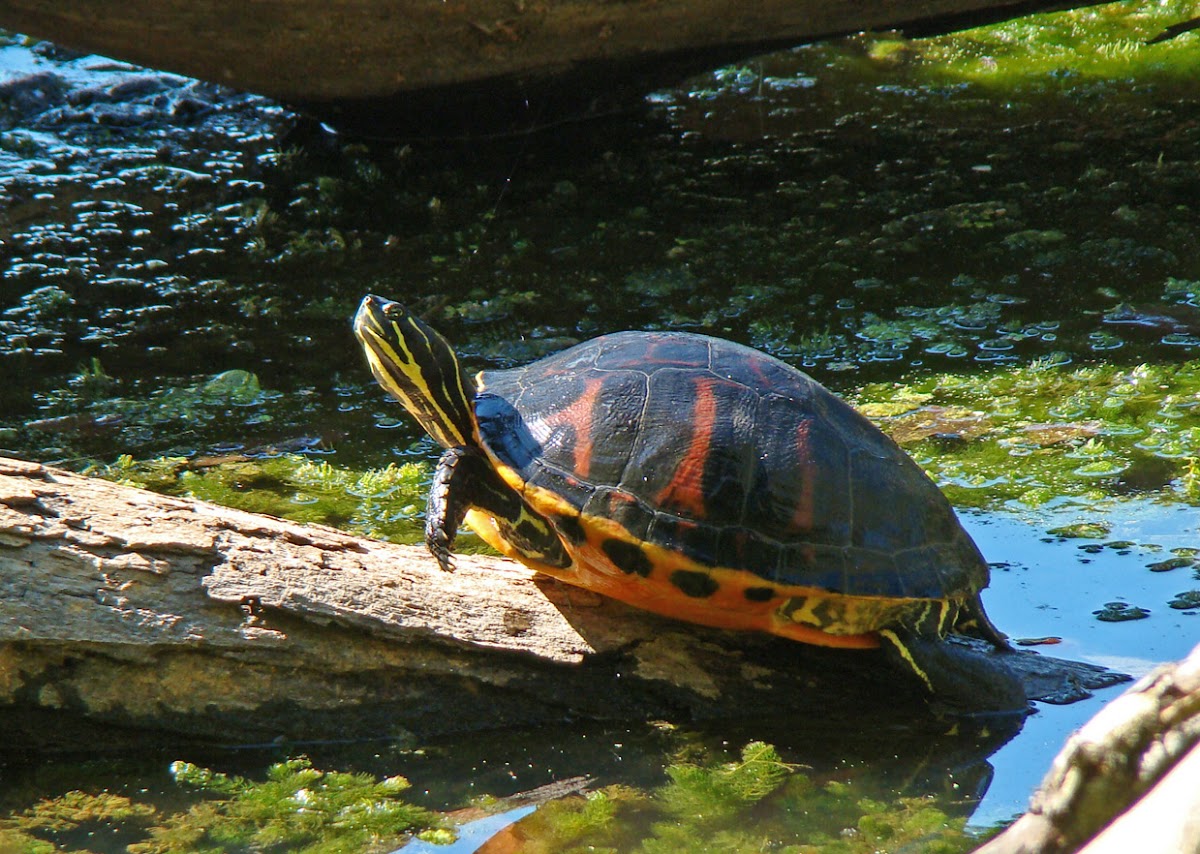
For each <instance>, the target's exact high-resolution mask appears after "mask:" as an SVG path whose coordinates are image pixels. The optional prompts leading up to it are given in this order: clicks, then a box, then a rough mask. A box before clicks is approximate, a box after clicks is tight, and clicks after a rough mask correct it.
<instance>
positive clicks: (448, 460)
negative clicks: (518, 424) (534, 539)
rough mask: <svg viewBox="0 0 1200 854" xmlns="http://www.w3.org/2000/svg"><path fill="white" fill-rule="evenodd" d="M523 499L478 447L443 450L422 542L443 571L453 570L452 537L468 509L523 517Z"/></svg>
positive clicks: (427, 507) (515, 518) (432, 485)
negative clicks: (475, 508) (473, 508)
mask: <svg viewBox="0 0 1200 854" xmlns="http://www.w3.org/2000/svg"><path fill="white" fill-rule="evenodd" d="M523 506H524V505H523V502H522V501H521V497H520V496H519V495H517V493H516V492H514V491H513V490H512V488H511V487H510V486H509V485H508V484H506V483H505V482H504V481H503V480H501V478H500V476H499V475H498V474H496V470H495V469H494V468H492V464H491V462H489V460H488V458H487V457H486V456H485V455H484V453H483V451H482V450H480V449H479V448H476V447H472V446H470V445H459V446H458V447H456V448H450V449H448V450H446V451H445V452H443V454H442V456H441V459H439V460H438V464H437V470H436V471H435V472H434V473H433V483H432V484H430V487H429V503H428V504H427V505H426V508H425V545H426V546H427V547H428V549H429V551H430V553H431V554H432V555H433V556H434V558H436V559H437V562H438V566H440V567H441V568H442V569H444V570H445V571H446V572H453V571H454V559H453V557H452V555H451V553H452V551H453V549H454V539H455V537H456V536H457V535H458V529H459V527H461V526H462V523H463V519H465V518H466V516H467V511H468V510H470V509H471V508H472V507H478V508H480V509H481V510H484V511H486V512H488V513H490V514H492V515H493V516H495V517H498V518H501V519H506V520H517V519H520V518H522V515H523V514H522V508H523Z"/></svg>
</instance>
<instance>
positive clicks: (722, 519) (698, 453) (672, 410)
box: [476, 332, 987, 599]
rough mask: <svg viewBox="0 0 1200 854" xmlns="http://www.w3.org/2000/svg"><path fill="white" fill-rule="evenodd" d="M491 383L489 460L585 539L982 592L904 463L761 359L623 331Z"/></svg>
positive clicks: (779, 569) (859, 582)
mask: <svg viewBox="0 0 1200 854" xmlns="http://www.w3.org/2000/svg"><path fill="white" fill-rule="evenodd" d="M479 387H480V394H479V397H478V399H477V403H476V413H477V416H478V419H479V427H480V433H481V438H482V441H483V443H484V445H485V449H486V450H487V452H488V453H489V454H490V455H492V456H493V458H494V461H495V462H496V463H497V465H498V466H500V467H502V468H507V469H509V470H510V471H511V472H512V473H513V474H514V477H515V478H516V479H517V480H519V481H521V482H522V483H525V484H527V485H528V487H530V488H529V489H527V493H526V497H527V499H528V500H531V501H533V502H534V503H535V505H536V502H537V501H538V500H539V499H538V496H539V495H549V496H553V497H554V499H555V500H556V502H558V503H560V504H561V503H563V502H565V504H566V505H568V506H569V507H570V508H573V509H574V510H575V511H578V513H579V516H580V520H581V522H582V523H583V525H584V526H585V527H586V526H588V525H589V524H592V523H597V522H598V521H599V520H603V523H604V524H605V525H617V526H619V528H621V529H623V530H624V531H626V532H628V539H629V540H631V541H633V542H645V543H648V544H651V545H653V546H657V547H660V548H663V549H667V550H669V551H671V552H673V553H679V554H682V555H684V556H686V557H687V558H689V559H691V560H693V561H695V562H697V563H698V564H702V565H706V566H714V565H715V566H719V567H722V568H726V569H731V570H736V571H743V572H748V573H752V574H753V575H756V576H758V577H759V578H761V579H762V580H763V584H778V585H785V586H786V585H793V586H803V587H811V588H817V589H822V590H828V591H831V592H836V593H841V594H844V595H849V596H880V597H896V598H908V597H923V598H931V599H937V598H943V597H953V596H966V595H970V594H973V593H974V592H976V591H977V590H979V589H980V588H981V587H983V586H984V585H985V584H986V580H987V566H986V564H985V563H984V561H983V558H982V557H981V556H980V554H979V552H978V550H977V549H976V548H975V546H974V544H973V543H972V542H971V540H970V538H969V537H968V536H967V535H966V533H965V532H964V531H963V530H962V528H961V526H960V525H959V523H958V520H957V518H956V517H955V516H954V513H953V511H952V510H951V509H950V506H949V503H948V502H947V501H946V499H945V498H944V497H943V496H942V494H941V492H940V491H939V490H938V489H937V487H936V486H935V485H934V484H933V483H932V481H930V480H929V479H928V478H927V477H926V476H925V474H924V473H923V472H922V471H921V469H920V468H919V467H918V466H917V465H916V464H915V463H914V462H913V461H912V460H911V459H910V458H909V457H908V455H907V454H905V453H904V452H903V451H902V450H900V448H899V447H897V446H896V445H895V443H894V442H892V441H891V440H890V439H888V438H887V437H885V436H884V435H883V434H882V433H880V432H879V431H878V430H877V429H876V428H875V427H874V426H873V425H872V424H871V423H870V422H869V421H867V420H866V419H865V418H864V417H863V416H861V415H860V414H859V413H857V412H855V411H854V410H853V409H852V408H851V407H850V406H848V405H847V404H845V403H844V402H843V401H841V400H839V399H838V398H836V397H834V396H833V395H832V394H831V393H829V392H828V391H826V390H825V389H824V388H823V387H822V386H820V385H819V384H818V383H816V382H815V381H813V380H812V379H811V378H809V377H808V376H806V375H805V374H803V373H801V372H800V371H797V370H796V369H794V368H792V367H790V366H788V365H786V364H784V363H783V362H780V361H778V360H777V359H774V358H772V357H770V356H767V355H766V354H763V353H761V352H759V351H757V350H753V349H750V348H748V347H743V346H741V345H739V344H735V343H732V342H728V341H723V340H720V339H715V338H707V337H704V336H699V335H690V334H681V333H670V332H655V333H636V332H632V333H628V332H627V333H617V334H614V335H607V336H603V337H600V338H596V339H593V340H591V341H588V342H585V343H583V344H580V345H578V346H576V347H573V348H571V349H569V350H566V351H563V352H562V353H559V354H556V355H554V356H551V357H549V358H547V359H543V360H541V361H539V362H535V363H533V364H532V365H528V366H526V367H523V368H517V369H513V370H508V371H496V372H485V373H483V374H481V375H480V377H479ZM545 509H547V510H549V509H550V508H545ZM554 509H555V512H561V511H562V508H561V507H556V508H554ZM901 567H902V568H901ZM687 583H688V582H685V584H687ZM755 584H757V582H755ZM747 586H750V585H749V584H748V585H747ZM759 586H762V585H761V584H760V585H759ZM690 589H691V590H692V591H693V592H695V591H698V590H699V589H700V587H698V586H693V587H692V588H690Z"/></svg>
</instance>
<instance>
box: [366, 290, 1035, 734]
mask: <svg viewBox="0 0 1200 854" xmlns="http://www.w3.org/2000/svg"><path fill="white" fill-rule="evenodd" d="M354 331H355V335H356V336H357V338H358V340H359V342H360V344H361V345H362V347H363V349H364V351H365V353H366V356H367V361H368V363H369V365H370V368H371V371H372V373H373V374H374V376H375V378H376V380H377V381H378V382H379V384H380V385H381V386H382V387H383V388H384V389H385V390H386V391H387V392H388V393H390V394H391V395H392V396H393V397H395V398H396V399H397V400H399V401H400V403H402V404H403V405H404V407H405V408H406V409H407V410H408V412H409V413H410V414H411V415H412V416H413V418H415V419H416V421H417V422H418V423H419V424H420V426H421V427H422V428H424V430H425V431H426V432H427V433H428V434H429V436H430V437H431V438H432V439H433V440H434V441H435V442H437V443H438V444H439V445H441V446H442V448H444V451H443V452H442V454H441V457H440V459H439V461H438V464H437V467H436V470H435V472H434V474H433V477H432V482H431V485H430V488H429V498H428V506H427V512H426V522H425V541H426V545H427V546H428V549H429V551H430V552H431V553H432V555H433V557H434V558H436V560H437V563H438V565H439V566H440V567H441V568H442V569H443V570H447V571H450V570H452V569H453V559H452V550H453V546H454V541H455V536H456V533H457V531H458V529H459V527H460V525H461V524H462V523H463V522H464V521H465V523H466V524H467V525H468V526H470V528H472V529H473V530H474V531H475V532H476V533H477V534H478V535H479V536H480V537H481V538H482V539H483V540H484V541H485V542H487V543H488V544H489V545H491V546H492V547H493V548H495V549H496V550H497V551H499V552H500V553H502V554H504V555H507V556H509V557H511V558H514V559H516V560H517V561H520V562H521V563H523V564H525V565H527V566H529V567H531V568H532V569H535V570H537V571H538V572H541V573H544V574H546V575H548V576H551V577H553V578H556V579H560V580H561V581H563V582H566V583H568V584H572V585H576V586H579V587H583V588H587V589H589V590H593V591H595V592H598V593H601V594H605V595H607V596H610V597H612V598H614V599H618V600H620V601H622V602H625V603H627V604H629V605H632V606H634V607H637V608H641V609H644V610H648V611H652V612H655V613H658V614H660V615H665V616H667V617H673V618H677V619H681V620H685V621H689V622H693V623H699V624H702V625H707V626H712V627H716V628H722V629H734V630H756V631H762V632H768V633H770V634H774V635H779V636H782V637H785V638H790V639H792V640H796V641H801V642H803V643H807V644H815V645H818V646H826V647H840V648H850V649H873V648H880V649H882V650H883V652H884V654H885V655H886V656H887V657H888V658H890V659H891V660H892V661H893V662H894V663H895V664H897V665H898V666H899V667H900V668H902V669H903V670H904V671H906V672H908V673H910V674H912V675H913V676H914V677H915V679H916V683H917V685H918V687H919V688H920V689H922V690H923V691H924V693H925V694H926V696H927V697H929V698H930V699H931V700H940V701H944V702H946V703H947V704H949V705H951V706H960V707H961V706H971V707H979V708H982V707H984V706H986V707H990V710H993V711H1008V710H1023V709H1025V708H1026V706H1027V701H1026V699H1025V692H1024V689H1023V688H1022V685H1021V683H1020V681H1019V680H1018V679H1017V677H1016V676H1015V675H1014V673H1013V672H1012V670H1011V669H1010V668H1008V667H1007V666H1006V665H1005V664H1004V663H1002V662H1001V661H1000V660H999V659H1000V658H1002V656H998V655H994V654H992V653H990V652H989V653H979V652H975V651H973V650H971V649H969V648H967V646H966V645H963V644H957V643H950V642H947V641H946V640H945V638H946V636H947V635H949V634H962V635H971V636H974V637H977V638H981V639H983V640H986V641H987V642H989V644H990V645H991V646H992V647H994V648H995V650H996V651H998V652H1011V651H1012V650H1011V647H1010V646H1009V645H1008V642H1007V640H1006V637H1005V635H1004V634H1002V633H1001V632H1000V631H999V630H998V629H997V628H996V627H995V626H994V625H993V624H992V622H991V620H990V619H989V618H988V616H987V614H986V613H985V611H984V609H983V604H982V602H981V600H980V591H981V590H983V589H984V588H985V587H986V586H987V584H988V581H989V571H988V565H987V563H986V562H985V560H984V558H983V557H982V555H981V554H980V552H979V549H978V548H977V547H976V545H975V543H974V542H973V541H972V539H971V538H970V536H969V535H968V534H967V533H966V531H965V530H964V529H963V527H962V525H961V523H960V522H959V519H958V517H957V516H956V514H955V512H954V510H953V508H952V507H951V505H950V503H949V501H948V500H947V499H946V498H945V496H944V495H943V494H942V492H941V490H940V489H938V487H937V486H936V484H934V483H933V481H932V480H931V479H930V478H929V477H928V476H927V475H926V474H925V473H924V471H923V470H922V469H921V468H920V467H919V466H918V465H917V464H916V463H915V462H914V461H913V460H912V458H911V457H909V456H908V454H906V453H905V452H904V451H903V450H902V449H901V448H900V447H899V446H898V445H897V444H896V443H895V442H894V441H892V440H891V439H890V438H888V437H887V436H886V435H885V434H884V433H883V432H882V431H881V430H879V429H878V428H877V427H876V426H875V425H874V424H872V423H871V422H870V421H869V420H868V419H867V418H866V417H865V416H863V415H862V414H860V413H859V412H857V411H856V410H855V409H854V408H852V407H851V406H850V405H849V404H847V403H846V402H845V401H843V400H841V399H840V398H839V397H837V396H836V395H834V394H833V393H832V392H830V391H829V390H827V389H826V388H825V387H824V386H822V385H820V384H819V383H818V382H817V381H816V380H814V379H812V378H811V377H809V376H808V375H807V374H805V373H803V372H801V371H800V370H798V369H796V368H794V367H792V366H790V365H788V364H787V363H785V362H783V361H781V360H779V359H776V358H775V357H773V356H771V355H768V354H766V353H764V352H762V351H760V350H756V349H753V348H751V347H748V346H745V345H742V344H739V343H735V342H733V341H728V340H724V339H721V338H715V337H709V336H706V335H700V334H695V333H689V332H680V331H630V332H616V333H611V334H606V335H602V336H600V337H597V338H593V339H591V340H588V341H585V342H583V343H580V344H577V345H575V346H572V347H570V348H568V349H565V350H562V351H560V352H557V353H555V354H552V355H550V356H548V357H546V358H543V359H540V360H538V361H535V362H532V363H531V364H527V365H524V366H523V367H516V368H511V369H507V370H489V371H483V372H481V373H479V374H477V375H476V376H474V377H472V376H470V375H468V373H467V372H466V371H465V370H464V368H463V367H462V365H461V363H460V362H459V359H458V357H457V355H456V354H455V351H454V349H453V347H452V346H451V345H450V344H449V342H447V340H446V339H445V338H443V337H442V336H441V335H440V334H439V333H438V332H437V331H435V330H434V329H433V328H432V327H430V326H429V325H428V324H427V323H426V322H425V321H423V320H422V319H421V318H419V317H418V316H417V315H416V314H414V313H413V312H411V311H409V310H408V309H407V308H406V307H405V306H404V305H403V304H401V303H399V302H395V301H392V300H389V299H386V298H383V297H379V296H375V295H373V294H371V295H368V296H366V297H365V298H364V299H363V301H362V304H361V306H360V308H359V310H358V313H357V314H356V316H355V319H354Z"/></svg>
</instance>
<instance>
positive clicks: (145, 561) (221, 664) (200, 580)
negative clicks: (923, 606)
mask: <svg viewBox="0 0 1200 854" xmlns="http://www.w3.org/2000/svg"><path fill="white" fill-rule="evenodd" d="M1006 660H1008V661H1009V662H1010V663H1011V664H1012V666H1014V669H1018V670H1019V671H1020V672H1021V674H1022V676H1023V678H1024V680H1025V684H1026V686H1027V691H1028V693H1029V694H1030V696H1031V697H1051V698H1054V697H1057V698H1058V699H1059V700H1064V699H1069V696H1068V695H1071V694H1072V692H1073V695H1074V696H1081V695H1082V694H1083V693H1085V690H1086V688H1088V687H1099V686H1102V685H1106V684H1112V683H1113V682H1115V681H1118V680H1119V679H1120V678H1122V677H1121V676H1120V675H1119V674H1113V673H1111V672H1109V671H1104V670H1103V669H1101V668H1095V667H1092V666H1090V665H1076V664H1073V663H1068V662H1061V661H1058V660H1056V659H1051V658H1047V657H1044V656H1039V655H1037V654H1035V653H1031V652H1018V653H1013V654H1010V655H1007V656H1006ZM914 681H915V680H914ZM881 684H885V685H887V690H885V691H881V690H880V685H881ZM909 689H910V686H908V685H907V683H906V682H905V680H904V679H903V678H901V677H899V676H898V675H897V674H895V673H894V672H893V671H891V670H890V669H889V668H888V666H887V664H886V663H885V662H884V661H883V660H882V657H881V656H878V655H876V654H874V653H873V652H859V651H838V650H825V649H817V648H810V647H806V646H804V645H802V644H797V643H794V642H790V641H786V640H781V639H777V638H772V637H767V636H765V635H757V634H744V633H742V634H739V633H733V632H724V631H717V630H709V629H705V628H703V627H699V626H691V625H687V624H683V623H677V622H673V621H670V620H665V619H662V618H659V617H656V616H654V615H651V614H648V613H645V612H642V611H638V610H636V609H633V608H629V607H627V606H625V605H622V604H620V603H618V602H615V601H611V600H607V599H603V598H601V597H599V596H597V595H595V594H592V593H588V592H586V591H583V590H578V589H575V588H570V587H567V586H565V585H562V584H560V583H558V582H555V581H552V580H549V579H546V578H544V577H542V576H538V575H536V574H535V573H532V572H530V571H529V570H528V569H526V568H524V567H522V566H519V565H517V564H514V563H513V562H511V561H507V560H503V559H500V558H489V557H472V556H460V557H459V558H458V569H457V571H455V572H453V573H446V572H443V571H441V570H440V569H438V568H437V565H436V563H435V562H434V561H433V559H432V558H431V557H430V556H429V555H428V554H427V553H426V552H425V550H424V549H423V548H419V547H414V546H401V545H393V544H389V543H383V542H378V541H374V540H369V539H364V538H359V537H354V536H351V535H349V534H346V533H343V532H341V531H337V530H334V529H332V528H327V527H322V526H316V525H300V524H295V523H291V522H287V521H284V520H281V519H276V518H273V517H267V516H261V515H255V514H251V513H245V512H241V511H237V510H230V509H227V508H221V507H217V506H214V505H211V504H207V503H204V502H200V501H194V500H189V499H185V498H175V497H169V496H163V495H158V494H155V493H151V492H148V491H145V490H142V489H136V488H132V487H128V486H123V485H120V484H116V483H110V482H107V481H103V480H98V479H92V478H87V477H83V476H81V475H77V474H73V473H70V472H66V471H61V470H58V469H53V468H49V467H46V466H42V465H38V464H35V463H27V462H21V461H18V460H9V459H3V458H0V711H7V713H8V715H9V719H10V722H11V720H12V719H13V718H14V716H16V718H20V716H21V715H24V716H26V718H27V719H28V720H27V722H26V725H25V726H23V727H22V728H21V732H22V733H23V735H22V738H28V739H32V740H34V742H36V741H38V740H42V741H47V742H52V741H54V740H55V739H57V738H60V737H63V738H65V736H66V735H67V734H69V733H70V732H74V731H75V730H72V729H70V728H67V729H64V730H63V731H62V732H59V731H57V730H55V729H54V728H53V727H51V726H49V725H48V724H47V721H48V720H49V718H47V714H49V713H51V712H58V713H62V714H69V715H71V716H74V717H83V718H85V719H87V720H91V721H93V722H98V723H100V724H102V725H104V726H108V727H111V725H121V726H126V727H138V728H147V729H153V730H157V731H165V732H171V733H179V734H186V735H188V736H192V737H202V738H208V739H217V740H221V741H227V742H228V741H234V742H240V743H245V742H252V741H257V740H268V739H272V738H276V737H280V736H282V737H286V738H294V739H299V738H313V737H321V738H337V737H360V736H364V735H387V734H397V733H400V732H413V733H417V734H422V735H430V734H434V733H444V732H453V731H464V730H474V729H481V728H494V727H503V726H512V725H529V724H536V723H544V722H550V721H561V720H566V719H591V720H601V719H625V720H647V719H654V718H656V717H667V718H671V719H674V720H688V719H702V718H713V717H724V716H747V715H753V714H767V713H770V712H771V710H774V711H775V712H776V713H783V712H785V711H786V710H789V709H799V708H803V709H804V710H805V714H806V716H812V717H813V718H814V719H816V718H817V717H818V716H821V715H826V716H829V717H830V718H831V719H838V718H840V717H842V716H844V714H845V712H846V710H847V709H854V710H855V713H856V714H861V715H863V716H864V718H863V719H864V720H866V719H867V718H869V716H870V715H871V714H872V710H874V713H875V714H877V715H879V716H880V719H881V720H889V721H892V720H895V719H897V718H898V717H899V718H901V719H903V717H904V716H905V715H911V717H912V719H914V720H919V719H922V718H928V717H929V716H928V714H927V713H925V711H924V704H923V701H922V700H921V698H920V697H919V696H918V695H917V694H915V693H914V692H913V691H911V690H909ZM1018 726H1019V724H1018ZM9 731H10V732H12V731H13V730H12V729H10V730H9ZM67 740H68V741H69V739H67ZM10 746H11V745H10ZM30 746H32V747H37V746H38V745H37V744H36V743H32V744H31V745H30ZM47 746H53V745H52V744H51V745H47ZM63 746H71V745H70V744H65V743H64V744H63Z"/></svg>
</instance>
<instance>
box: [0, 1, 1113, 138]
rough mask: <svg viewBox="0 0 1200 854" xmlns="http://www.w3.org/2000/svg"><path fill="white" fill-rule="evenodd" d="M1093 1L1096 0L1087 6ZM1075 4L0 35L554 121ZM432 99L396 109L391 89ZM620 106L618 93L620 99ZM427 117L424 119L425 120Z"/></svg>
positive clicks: (549, 12)
mask: <svg viewBox="0 0 1200 854" xmlns="http://www.w3.org/2000/svg"><path fill="white" fill-rule="evenodd" d="M1092 2H1094V0H1092ZM1083 5H1089V3H1088V0H1077V2H1069V0H896V1H895V2H889V3H846V2H843V0H763V2H756V3H744V2H734V0H626V2H620V3H613V2H610V0H529V2H526V0H471V2H469V3H464V2H442V0H339V2H337V3H329V2H327V0H256V2H253V3H245V2H234V0H216V2H204V3H197V2H195V0H119V2H118V0H99V2H97V0H4V2H3V3H0V26H3V27H5V28H8V29H10V30H14V31H16V32H22V33H27V34H29V35H33V36H36V37H39V38H45V39H49V40H51V41H55V42H58V43H60V44H62V45H64V46H68V47H72V48H75V49H78V50H87V51H95V52H98V53H101V54H104V55H107V56H113V57H116V58H119V59H124V60H127V61H131V62H136V63H138V64H141V65H147V66H150V67H153V68H159V69H162V70H166V71H175V72H179V73H182V74H187V75H189V76H192V77H198V78H200V79H203V80H210V81H212V82H215V83H222V84H227V85H231V86H234V87H237V88H239V89H245V90H249V91H252V92H257V93H259V94H263V95H269V96H272V97H275V98H278V99H280V100H283V101H287V102H291V103H306V104H310V105H314V106H316V107H317V108H318V109H320V110H321V111H322V112H325V113H328V112H330V111H332V110H335V109H341V108H343V107H348V108H350V109H357V110H358V111H360V112H365V113H369V114H371V115H372V116H373V117H374V119H375V121H376V122H377V123H378V122H384V121H386V119H387V112H386V109H387V107H388V106H390V107H392V108H394V109H397V110H401V111H405V112H411V116H410V118H411V119H412V120H413V123H414V124H418V125H419V124H423V123H425V122H428V121H432V120H434V119H436V118H437V117H438V114H439V113H447V112H458V113H460V114H465V113H466V111H467V109H468V108H469V109H471V110H473V111H483V114H482V115H481V116H480V118H479V120H478V121H480V122H482V121H483V120H484V119H485V118H486V117H487V116H488V114H489V113H490V112H492V111H495V112H497V113H500V114H508V115H509V117H510V118H516V115H517V114H518V113H519V112H520V109H519V108H520V107H521V105H522V104H525V102H527V101H528V102H531V103H532V107H531V109H530V110H529V112H528V116H527V118H528V120H530V121H533V120H535V119H540V120H543V121H546V120H552V119H553V118H555V114H557V113H560V112H562V111H564V110H572V109H574V110H579V109H584V108H586V107H587V105H589V103H590V102H591V101H593V99H596V98H600V99H602V100H603V99H607V100H608V101H611V100H612V99H613V96H614V95H616V94H617V93H618V92H620V90H622V89H626V90H630V91H639V92H640V93H644V92H645V91H647V90H648V87H651V86H653V85H663V84H665V83H668V82H671V81H674V80H678V79H681V78H682V76H684V75H685V74H686V73H689V72H695V71H700V70H702V69H705V68H713V67H716V66H717V65H720V64H722V63H724V62H730V61H733V60H735V59H737V58H739V57H744V56H750V55H753V54H755V53H762V52H763V51H765V50H767V49H769V48H772V47H776V48H778V47H788V46H792V45H796V44H801V43H804V42H808V41H813V40H815V39H818V38H823V37H828V36H831V35H838V34H843V33H853V32H858V31H860V30H872V29H873V30H887V29H893V28H903V27H909V28H911V29H913V30H914V31H924V32H928V31H946V30H948V29H952V28H956V27H965V26H975V25H978V24H981V23H988V22H990V21H994V20H1002V19H1005V18H1010V17H1017V16H1020V15H1023V14H1029V13H1031V12H1034V11H1041V10H1046V9H1062V8H1070V7H1072V6H1083ZM422 90H432V91H433V92H434V93H435V94H434V96H433V97H430V98H424V99H418V100H415V101H412V100H405V99H404V98H402V97H400V96H402V95H403V94H404V93H416V92H419V91H422ZM625 94H626V95H628V94H630V92H626V93H625ZM372 105H373V106H372ZM428 111H431V112H428Z"/></svg>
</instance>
